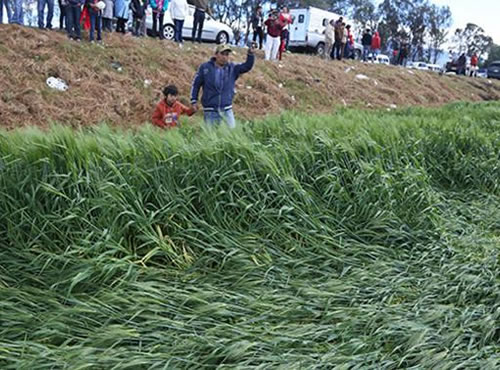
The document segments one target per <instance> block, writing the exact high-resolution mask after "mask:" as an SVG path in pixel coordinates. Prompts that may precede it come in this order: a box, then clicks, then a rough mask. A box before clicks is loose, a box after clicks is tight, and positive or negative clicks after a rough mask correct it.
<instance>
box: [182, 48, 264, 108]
mask: <svg viewBox="0 0 500 370" xmlns="http://www.w3.org/2000/svg"><path fill="white" fill-rule="evenodd" d="M254 62H255V55H253V54H248V55H247V60H246V62H245V63H241V64H234V63H227V64H226V65H225V66H224V67H222V68H223V74H222V89H221V88H220V87H219V86H217V84H216V83H215V75H216V72H215V71H216V68H220V67H217V66H216V65H215V58H212V59H210V61H208V62H206V63H203V64H202V65H201V66H200V68H198V72H196V75H195V76H194V80H193V85H192V87H191V103H192V104H195V103H197V102H198V94H199V92H200V88H201V87H203V95H202V97H201V104H202V105H203V110H206V111H211V110H221V109H222V110H228V109H231V108H232V107H233V106H232V104H233V97H234V84H235V83H236V80H237V79H238V77H240V75H241V74H242V73H246V72H248V71H250V70H251V69H252V67H253V64H254Z"/></svg>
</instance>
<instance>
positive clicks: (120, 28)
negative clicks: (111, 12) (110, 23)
mask: <svg viewBox="0 0 500 370" xmlns="http://www.w3.org/2000/svg"><path fill="white" fill-rule="evenodd" d="M126 24H127V19H125V18H118V19H117V21H116V32H121V33H126V31H125V25H126Z"/></svg>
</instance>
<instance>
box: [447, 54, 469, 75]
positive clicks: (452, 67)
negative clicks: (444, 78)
mask: <svg viewBox="0 0 500 370" xmlns="http://www.w3.org/2000/svg"><path fill="white" fill-rule="evenodd" d="M469 68H470V58H469V57H466V58H465V68H464V70H463V72H462V74H464V73H465V71H467V70H468V69H469ZM445 72H446V73H448V72H454V73H458V57H456V58H453V59H450V60H449V61H448V63H446V65H445Z"/></svg>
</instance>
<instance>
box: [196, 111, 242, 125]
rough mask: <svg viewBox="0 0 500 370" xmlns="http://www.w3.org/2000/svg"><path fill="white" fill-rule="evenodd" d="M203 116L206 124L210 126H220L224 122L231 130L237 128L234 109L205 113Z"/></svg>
mask: <svg viewBox="0 0 500 370" xmlns="http://www.w3.org/2000/svg"><path fill="white" fill-rule="evenodd" d="M203 116H204V119H205V123H206V124H208V125H209V126H218V125H220V124H221V122H222V121H224V122H226V123H227V125H228V127H229V128H235V127H236V122H235V120H234V113H233V110H232V109H228V110H225V111H223V110H219V111H217V110H210V111H204V112H203Z"/></svg>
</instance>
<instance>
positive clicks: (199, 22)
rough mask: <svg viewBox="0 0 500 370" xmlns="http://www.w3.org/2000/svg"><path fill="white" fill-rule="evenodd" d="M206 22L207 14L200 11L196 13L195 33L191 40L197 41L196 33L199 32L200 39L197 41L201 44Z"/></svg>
mask: <svg viewBox="0 0 500 370" xmlns="http://www.w3.org/2000/svg"><path fill="white" fill-rule="evenodd" d="M204 22H205V12H204V11H203V10H200V9H198V8H197V9H196V10H195V11H194V21H193V32H192V34H191V39H192V40H193V42H194V41H195V36H196V31H197V30H198V37H197V38H196V41H198V42H201V33H202V32H203V23H204Z"/></svg>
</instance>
